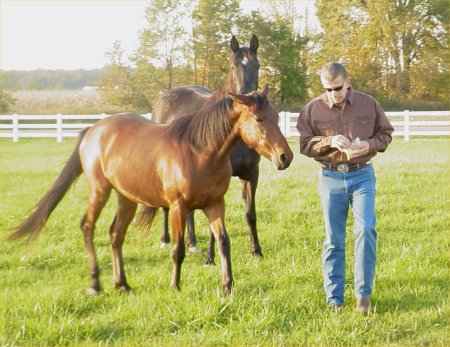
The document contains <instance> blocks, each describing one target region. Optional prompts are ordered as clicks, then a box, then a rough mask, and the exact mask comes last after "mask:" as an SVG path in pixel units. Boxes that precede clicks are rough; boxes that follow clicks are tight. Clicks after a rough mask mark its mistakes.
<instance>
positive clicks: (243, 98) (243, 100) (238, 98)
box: [230, 93, 254, 106]
mask: <svg viewBox="0 0 450 347" xmlns="http://www.w3.org/2000/svg"><path fill="white" fill-rule="evenodd" d="M230 98H231V100H233V102H237V103H238V104H243V105H246V106H251V105H253V104H254V100H253V97H251V96H247V95H242V94H233V93H230Z"/></svg>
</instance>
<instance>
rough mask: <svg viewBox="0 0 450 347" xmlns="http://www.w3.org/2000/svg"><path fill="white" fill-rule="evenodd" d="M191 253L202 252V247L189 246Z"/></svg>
mask: <svg viewBox="0 0 450 347" xmlns="http://www.w3.org/2000/svg"><path fill="white" fill-rule="evenodd" d="M189 253H192V254H200V253H201V252H200V249H199V248H197V246H192V247H189Z"/></svg>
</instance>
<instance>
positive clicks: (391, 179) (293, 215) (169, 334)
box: [0, 138, 450, 346]
mask: <svg viewBox="0 0 450 347" xmlns="http://www.w3.org/2000/svg"><path fill="white" fill-rule="evenodd" d="M74 142H75V140H64V142H63V143H60V144H58V143H56V142H55V141H54V140H43V139H31V140H20V142H18V143H13V142H11V141H10V140H6V139H1V140H0V237H1V238H3V237H4V236H6V235H7V234H8V233H9V231H10V230H11V229H12V228H13V227H14V226H16V225H17V224H18V223H19V222H20V221H21V220H22V219H23V218H25V217H26V216H27V214H28V212H29V211H30V209H31V208H32V207H33V206H34V204H35V203H36V202H37V201H38V199H39V198H40V197H41V196H42V195H43V194H44V193H45V192H46V191H47V189H48V188H49V186H50V185H51V183H52V182H53V181H54V179H55V178H56V176H57V175H58V174H59V171H60V170H61V167H62V165H63V164H64V163H65V161H66V160H67V158H68V156H69V154H70V153H71V151H72V149H73V146H74ZM290 143H291V145H292V148H293V150H294V152H295V155H296V156H295V159H294V161H293V163H292V166H291V167H290V168H289V169H288V170H287V171H282V172H278V171H276V170H274V169H273V168H272V167H271V165H270V163H269V162H268V161H266V160H263V161H262V162H261V178H260V184H259V189H258V193H257V210H258V227H259V236H260V242H261V245H262V247H263V252H264V259H262V260H257V259H253V258H252V257H251V256H250V254H249V247H250V246H249V239H248V235H247V230H246V226H245V223H244V221H243V212H242V211H243V209H242V202H241V199H240V185H239V182H238V180H236V179H233V180H232V185H231V188H230V191H229V192H228V194H227V212H226V222H227V229H228V232H229V234H230V239H231V253H232V264H233V274H234V277H235V285H234V292H233V295H232V296H231V297H226V298H224V297H222V295H221V275H220V266H219V265H217V266H208V267H205V266H204V265H203V256H201V255H188V256H187V257H186V259H185V262H184V264H183V268H182V282H181V285H182V290H181V291H180V292H175V291H173V290H171V289H169V283H170V274H171V268H172V263H171V259H170V257H169V250H167V249H163V250H161V249H160V248H159V237H160V231H161V221H160V220H161V218H158V219H157V223H156V224H155V226H154V228H153V230H152V232H151V234H150V236H149V237H148V239H144V238H143V236H142V233H141V232H140V231H139V230H137V229H136V228H135V227H134V226H132V227H131V228H130V229H129V232H128V235H127V239H126V242H125V246H124V256H125V269H126V272H127V276H128V280H129V283H130V285H131V286H132V288H133V291H132V293H131V294H129V295H125V294H121V293H119V292H117V291H116V290H115V289H114V285H113V281H112V266H111V254H110V248H109V239H108V232H107V230H108V227H109V224H110V223H111V221H112V216H113V213H114V205H115V201H114V200H115V199H113V198H111V201H110V203H109V204H108V205H107V207H106V208H105V210H104V211H103V214H102V216H101V218H100V220H99V222H98V223H97V233H96V246H97V254H98V258H99V264H100V269H101V280H102V285H103V292H102V294H101V295H99V296H97V297H90V296H88V295H86V294H85V289H86V287H87V284H88V278H87V277H88V276H87V259H86V252H85V249H84V244H83V240H82V236H81V232H80V230H79V227H78V226H79V222H80V219H81V217H82V215H83V213H84V209H85V208H86V205H87V197H86V188H85V185H84V182H83V179H80V181H79V182H77V184H76V185H75V186H74V188H73V189H71V190H70V191H69V193H68V194H67V196H66V197H65V198H64V200H63V201H62V202H61V203H60V205H59V206H58V208H57V209H56V210H55V211H54V213H53V215H52V216H51V218H50V219H49V221H48V223H47V227H46V228H45V229H44V230H43V232H42V234H41V237H40V239H39V240H38V241H37V242H34V243H31V244H27V243H25V242H22V241H20V242H14V243H4V242H1V243H0V278H1V281H0V345H2V346H69V345H71V346H72V345H79V346H91V345H97V346H105V345H113V346H137V345H141V346H200V345H205V346H448V345H449V344H450V339H449V331H448V323H449V313H450V312H449V311H450V310H449V304H448V289H449V257H448V255H449V249H448V248H449V247H448V246H449V242H448V240H449V229H450V228H449V194H448V193H449V190H448V183H449V173H450V171H449V150H450V147H449V140H448V139H430V138H424V139H413V140H411V141H409V142H404V141H403V140H402V139H399V138H397V139H395V140H394V142H393V143H392V145H391V147H390V148H389V149H388V151H387V152H386V153H384V154H380V155H379V156H377V157H376V158H375V160H374V162H375V164H374V165H375V168H376V172H377V187H378V200H377V214H378V240H379V243H378V264H377V277H376V281H375V292H374V297H373V305H374V312H373V313H372V314H370V315H369V316H367V317H364V316H361V315H359V314H357V313H355V312H354V310H353V307H354V304H355V299H354V297H353V284H352V276H353V273H352V262H353V259H354V258H353V241H354V240H353V236H352V233H351V225H350V226H349V230H348V237H347V254H348V256H347V268H348V271H347V273H348V274H347V276H348V278H347V283H348V287H347V290H346V302H347V303H346V306H345V308H344V311H343V312H342V313H341V314H339V315H334V314H332V313H331V312H329V311H328V310H327V307H326V304H325V302H324V294H323V290H322V278H321V251H322V239H323V227H322V221H321V212H320V204H319V201H318V196H317V179H318V166H317V164H315V163H314V162H313V161H312V160H311V159H308V158H306V157H303V156H300V155H299V154H298V144H297V140H295V139H291V140H290ZM196 216H197V219H196V223H197V235H198V238H199V244H200V247H201V248H202V250H206V242H207V226H206V222H205V218H204V217H203V216H202V214H201V213H197V214H196ZM216 261H217V263H218V259H216Z"/></svg>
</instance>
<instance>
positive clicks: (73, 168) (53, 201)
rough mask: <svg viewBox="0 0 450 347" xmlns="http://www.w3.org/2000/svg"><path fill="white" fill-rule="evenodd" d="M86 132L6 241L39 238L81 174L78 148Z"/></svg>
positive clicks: (83, 132)
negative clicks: (59, 171) (62, 166)
mask: <svg viewBox="0 0 450 347" xmlns="http://www.w3.org/2000/svg"><path fill="white" fill-rule="evenodd" d="M87 130H88V129H83V131H81V133H80V136H79V137H78V143H77V145H76V147H75V150H74V151H73V152H72V155H71V156H70V158H69V160H68V161H67V163H66V165H65V166H64V168H63V169H62V171H61V173H60V174H59V177H58V178H57V179H56V181H55V183H53V186H52V187H51V188H50V190H49V191H48V192H47V194H45V195H44V197H43V198H41V200H40V201H39V202H38V203H37V205H36V206H35V207H34V211H33V212H32V213H31V214H30V215H29V216H28V218H27V219H25V220H24V221H23V222H22V224H20V225H19V226H18V227H17V228H16V230H15V231H14V232H13V233H12V234H11V235H9V236H8V237H7V240H8V241H12V240H16V239H18V238H21V237H23V236H25V235H27V234H31V235H30V239H36V238H37V237H38V236H39V233H40V231H41V230H42V228H43V227H44V225H45V222H47V219H48V218H49V217H50V214H51V213H52V212H53V210H54V209H55V207H56V206H57V205H58V204H59V202H60V201H61V199H62V198H63V197H64V195H65V194H66V192H67V191H68V190H69V188H70V186H71V185H72V183H73V182H75V181H76V179H77V178H78V176H80V175H81V173H82V172H83V169H82V167H81V161H80V155H79V148H80V144H81V140H82V139H83V137H84V135H85V134H86V131H87Z"/></svg>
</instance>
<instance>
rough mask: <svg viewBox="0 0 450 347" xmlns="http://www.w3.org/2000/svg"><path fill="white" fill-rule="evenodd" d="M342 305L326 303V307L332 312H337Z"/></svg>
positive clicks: (340, 309)
mask: <svg viewBox="0 0 450 347" xmlns="http://www.w3.org/2000/svg"><path fill="white" fill-rule="evenodd" d="M343 306H344V305H342V304H330V305H328V308H329V309H330V310H331V311H332V312H333V313H339V312H341V311H342V308H343Z"/></svg>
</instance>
